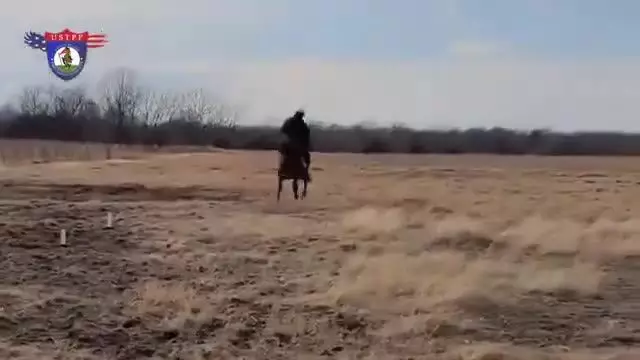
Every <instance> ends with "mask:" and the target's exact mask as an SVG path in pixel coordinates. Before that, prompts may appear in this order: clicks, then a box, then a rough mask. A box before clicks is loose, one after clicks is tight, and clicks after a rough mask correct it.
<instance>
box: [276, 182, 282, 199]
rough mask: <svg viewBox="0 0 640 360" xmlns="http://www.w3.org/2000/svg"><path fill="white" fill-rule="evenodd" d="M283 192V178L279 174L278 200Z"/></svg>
mask: <svg viewBox="0 0 640 360" xmlns="http://www.w3.org/2000/svg"><path fill="white" fill-rule="evenodd" d="M281 193H282V178H281V177H280V176H278V196H277V199H278V201H280V194H281Z"/></svg>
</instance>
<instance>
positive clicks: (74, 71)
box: [44, 29, 89, 81]
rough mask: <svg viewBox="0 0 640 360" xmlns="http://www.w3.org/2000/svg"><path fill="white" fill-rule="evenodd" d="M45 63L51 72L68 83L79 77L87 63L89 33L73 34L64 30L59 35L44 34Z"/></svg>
mask: <svg viewBox="0 0 640 360" xmlns="http://www.w3.org/2000/svg"><path fill="white" fill-rule="evenodd" d="M44 37H45V39H46V47H47V49H46V50H47V62H48V63H49V68H50V69H51V71H52V72H53V73H54V74H55V75H56V76H57V77H59V78H60V79H62V80H64V81H69V80H71V79H74V78H75V77H76V76H78V75H80V73H81V72H82V69H84V65H85V63H86V62H87V40H88V39H89V33H88V32H83V33H75V32H73V31H70V30H69V29H64V30H63V31H61V32H59V33H50V32H46V33H45V34H44Z"/></svg>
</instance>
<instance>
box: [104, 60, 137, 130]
mask: <svg viewBox="0 0 640 360" xmlns="http://www.w3.org/2000/svg"><path fill="white" fill-rule="evenodd" d="M100 88H101V89H102V98H101V106H102V109H103V113H104V115H105V117H106V118H107V120H108V121H110V122H111V123H112V125H113V127H114V134H113V135H114V138H113V140H115V141H116V142H128V141H129V140H130V139H129V138H128V137H129V135H130V134H127V132H126V128H127V125H129V124H133V123H135V121H136V114H137V112H138V110H139V109H138V107H139V106H140V103H141V99H142V97H143V91H142V89H141V87H140V86H139V85H138V84H137V82H136V78H135V74H134V73H133V72H132V71H131V70H129V69H126V68H119V69H116V70H114V71H112V72H110V73H109V74H107V75H106V76H105V77H104V78H103V80H102V81H101V84H100Z"/></svg>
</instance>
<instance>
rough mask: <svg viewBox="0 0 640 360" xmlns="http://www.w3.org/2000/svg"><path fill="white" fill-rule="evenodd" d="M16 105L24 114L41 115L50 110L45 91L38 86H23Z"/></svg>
mask: <svg viewBox="0 0 640 360" xmlns="http://www.w3.org/2000/svg"><path fill="white" fill-rule="evenodd" d="M18 106H19V107H20V111H21V113H22V114H25V115H43V114H47V113H49V110H50V103H49V102H48V101H47V98H46V91H45V90H44V89H43V88H42V87H40V86H34V87H27V88H25V89H24V90H23V91H22V93H21V94H20V96H19V99H18Z"/></svg>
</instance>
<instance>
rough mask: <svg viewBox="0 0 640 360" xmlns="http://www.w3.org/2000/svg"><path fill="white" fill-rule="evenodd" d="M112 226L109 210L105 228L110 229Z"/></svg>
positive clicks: (111, 216) (111, 215)
mask: <svg viewBox="0 0 640 360" xmlns="http://www.w3.org/2000/svg"><path fill="white" fill-rule="evenodd" d="M112 227H113V214H112V213H111V212H108V213H107V229H111V228H112Z"/></svg>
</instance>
